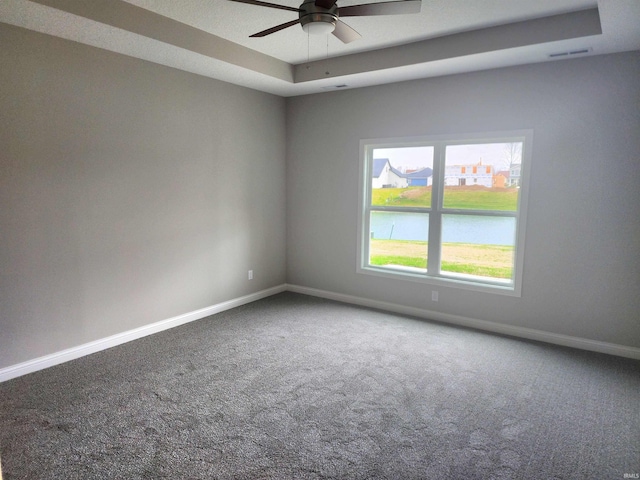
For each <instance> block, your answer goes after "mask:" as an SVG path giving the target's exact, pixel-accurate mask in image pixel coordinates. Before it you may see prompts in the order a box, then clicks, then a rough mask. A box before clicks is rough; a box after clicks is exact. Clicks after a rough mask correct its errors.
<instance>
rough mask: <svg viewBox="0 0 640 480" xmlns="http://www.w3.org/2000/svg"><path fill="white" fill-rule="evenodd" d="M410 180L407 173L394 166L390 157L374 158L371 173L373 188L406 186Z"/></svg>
mask: <svg viewBox="0 0 640 480" xmlns="http://www.w3.org/2000/svg"><path fill="white" fill-rule="evenodd" d="M408 186H409V182H408V180H407V178H406V177H405V174H404V173H402V172H401V171H400V170H398V169H396V168H393V167H392V166H391V163H389V159H388V158H374V159H373V172H372V173H371V187H372V188H406V187H408Z"/></svg>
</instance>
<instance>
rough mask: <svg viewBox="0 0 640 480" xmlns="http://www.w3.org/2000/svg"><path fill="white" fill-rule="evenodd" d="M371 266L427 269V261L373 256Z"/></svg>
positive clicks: (395, 256) (391, 256)
mask: <svg viewBox="0 0 640 480" xmlns="http://www.w3.org/2000/svg"><path fill="white" fill-rule="evenodd" d="M369 263H370V264H371V265H399V266H403V267H416V268H427V259H426V258H420V257H401V256H399V255H373V256H372V257H371V260H370V261H369Z"/></svg>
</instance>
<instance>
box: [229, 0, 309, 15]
mask: <svg viewBox="0 0 640 480" xmlns="http://www.w3.org/2000/svg"><path fill="white" fill-rule="evenodd" d="M229 1H230V2H238V3H248V4H249V5H258V6H259V7H269V8H277V9H279V10H287V11H289V12H299V11H300V9H299V8H293V7H288V6H286V5H277V4H275V3H269V2H261V1H260V0H229Z"/></svg>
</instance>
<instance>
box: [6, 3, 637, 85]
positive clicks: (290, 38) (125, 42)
mask: <svg viewBox="0 0 640 480" xmlns="http://www.w3.org/2000/svg"><path fill="white" fill-rule="evenodd" d="M269 1H271V2H272V3H280V4H282V5H287V6H290V7H298V6H299V1H298V0H269ZM376 1H379V0H373V2H368V1H367V0H338V5H339V6H341V7H344V6H349V5H354V4H360V3H374V2H376ZM295 18H296V13H295V12H288V11H284V10H278V9H272V8H264V7H258V6H253V5H246V4H242V3H236V2H230V1H228V0H126V1H125V0H92V1H91V2H88V1H86V0H32V1H29V0H2V1H1V2H0V22H4V23H8V24H12V25H16V26H19V27H23V28H28V29H31V30H35V31H39V32H42V33H46V34H50V35H54V36H58V37H61V38H66V39H69V40H73V41H77V42H80V43H85V44H88V45H93V46H96V47H98V48H103V49H106V50H111V51H115V52H119V53H123V54H125V55H130V56H133V57H137V58H141V59H145V60H149V61H152V62H156V63H160V64H163V65H168V66H171V67H174V68H179V69H182V70H186V71H190V72H193V73H197V74H200V75H206V76H209V77H212V78H218V79H220V80H224V81H228V82H232V83H236V84H239V85H243V86H247V87H250V88H255V89H258V90H262V91H266V92H270V93H274V94H277V95H283V96H291V95H300V94H307V93H317V92H321V91H326V90H331V89H335V88H337V86H338V85H347V87H343V88H357V87H361V86H368V85H375V84H381V83H390V82H395V81H402V80H409V79H414V78H425V77H430V76H436V75H446V74H451V73H459V72H466V71H474V70H482V69H487V68H497V67H503V66H509V65H519V64H525V63H536V62H543V61H557V60H562V59H564V58H571V57H573V58H575V56H584V55H599V54H605V53H614V52H621V51H629V50H638V49H640V0H599V1H597V2H596V1H594V0H536V1H535V2H532V1H530V0H474V1H469V0H423V1H422V9H421V12H420V13H419V14H410V15H394V16H375V17H348V18H345V19H344V21H345V22H346V23H347V24H349V25H350V26H351V27H353V28H354V29H355V30H357V31H358V32H359V33H360V34H361V35H362V38H361V39H359V40H357V41H354V42H352V43H349V44H343V43H341V42H340V41H339V40H337V39H336V38H335V37H334V36H332V35H328V36H314V35H307V34H306V33H305V32H304V31H303V30H302V29H301V27H300V26H299V25H294V26H292V27H290V28H287V29H285V30H282V31H279V32H277V33H274V34H272V35H269V36H267V37H263V38H250V37H249V36H250V35H251V34H253V33H256V32H258V31H261V30H264V29H266V28H269V27H272V26H275V25H278V24H281V23H284V22H287V21H289V20H293V19H295ZM583 50H586V53H580V54H574V55H565V56H560V57H549V55H550V54H554V53H563V52H576V51H583Z"/></svg>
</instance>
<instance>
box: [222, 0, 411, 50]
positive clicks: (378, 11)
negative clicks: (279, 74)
mask: <svg viewBox="0 0 640 480" xmlns="http://www.w3.org/2000/svg"><path fill="white" fill-rule="evenodd" d="M230 1H232V2H239V3H248V4H249V5H257V6H259V7H269V8H277V9H280V10H287V11H290V12H296V13H298V19H297V20H292V21H290V22H286V23H283V24H281V25H277V26H275V27H271V28H268V29H266V30H263V31H261V32H258V33H254V34H253V35H251V37H265V36H267V35H271V34H272V33H275V32H279V31H280V30H284V29H285V28H288V27H292V26H293V25H296V24H298V23H299V24H300V25H302V29H303V30H304V31H305V32H307V33H310V34H314V35H315V34H317V35H326V34H328V33H333V35H334V36H336V37H337V38H338V39H340V40H341V41H342V42H343V43H349V42H353V41H354V40H357V39H359V38H360V37H361V35H360V34H359V33H358V32H356V31H355V30H354V29H353V28H351V27H350V26H349V25H347V24H346V23H344V22H343V21H342V20H340V19H339V17H364V16H370V15H403V14H407V13H419V12H420V6H421V4H422V1H421V0H395V1H391V2H380V3H365V4H363V5H352V6H348V7H338V5H337V4H336V0H305V1H304V2H303V3H302V4H301V5H300V7H299V8H294V7H289V6H286V5H277V4H275V3H269V2H263V1H260V0H230Z"/></svg>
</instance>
